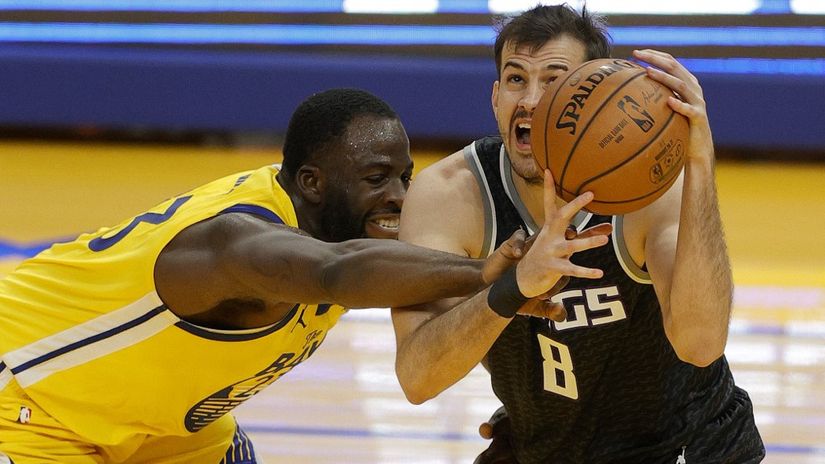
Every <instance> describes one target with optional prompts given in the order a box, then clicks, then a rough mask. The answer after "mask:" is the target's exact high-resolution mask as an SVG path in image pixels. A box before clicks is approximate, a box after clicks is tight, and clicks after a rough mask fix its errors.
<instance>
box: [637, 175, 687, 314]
mask: <svg viewBox="0 0 825 464" xmlns="http://www.w3.org/2000/svg"><path fill="white" fill-rule="evenodd" d="M681 199H682V177H680V178H679V179H678V180H677V181H676V183H675V184H674V185H673V186H672V187H671V188H670V189H669V190H668V192H667V193H665V195H663V196H662V197H661V198H660V199H658V200H656V202H655V203H653V204H652V205H651V206H649V207H648V209H647V210H646V211H644V214H645V219H644V224H645V227H644V229H645V240H644V256H645V264H646V266H647V270H648V272H649V273H650V278H651V280H652V281H653V286H654V289H655V291H656V296H657V297H658V299H659V303H660V305H661V307H662V309H663V310H665V311H667V310H668V309H669V295H670V288H671V286H672V283H673V268H674V264H675V261H676V244H677V238H678V236H679V215H680V212H681V204H682V201H681Z"/></svg>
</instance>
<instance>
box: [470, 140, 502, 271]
mask: <svg viewBox="0 0 825 464" xmlns="http://www.w3.org/2000/svg"><path fill="white" fill-rule="evenodd" d="M463 151H464V160H465V161H466V162H467V166H468V168H469V169H470V172H472V173H473V176H474V177H475V179H476V183H478V189H479V190H480V191H481V203H482V205H483V207H484V239H483V241H482V243H481V252H480V253H479V255H478V256H477V258H486V257H487V256H490V254H491V253H492V252H493V250H494V249H495V247H494V246H493V244H494V243H496V211H495V209H493V194H492V193H491V192H490V186H489V184H488V183H487V177H485V176H484V171H483V169H482V167H481V161H479V159H478V153H477V152H476V144H475V142H473V143H471V144H469V145H467V146H466V147H464V150H463Z"/></svg>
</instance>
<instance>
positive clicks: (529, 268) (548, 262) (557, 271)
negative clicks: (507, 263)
mask: <svg viewBox="0 0 825 464" xmlns="http://www.w3.org/2000/svg"><path fill="white" fill-rule="evenodd" d="M591 200H593V194H592V193H591V192H585V193H583V194H581V195H579V196H578V197H576V198H574V199H573V200H572V201H571V202H570V203H567V204H566V205H564V206H562V207H561V208H559V207H557V206H556V190H555V184H554V183H553V175H552V174H550V171H549V170H545V171H544V224H543V225H542V228H541V230H540V231H539V233H538V234H537V236H536V239H535V243H533V245H532V247H531V248H530V250H529V251H528V252H526V253H525V254H524V258H522V260H521V262H519V263H518V267H517V268H516V277H517V281H518V286H519V290H520V291H521V293H522V294H523V295H525V296H527V297H537V296H539V295H543V294H545V293H547V292H548V291H550V290H552V289H553V287H555V285H556V283H557V282H558V281H559V279H561V277H562V276H572V277H581V278H586V279H598V278H600V277H601V276H602V275H603V273H602V271H601V270H600V269H592V268H587V267H582V266H578V265H576V264H573V263H572V262H570V256H572V255H573V253H577V252H579V251H584V250H589V249H591V248H595V247H598V246H602V245H604V244H606V243H607V235H608V234H609V231H610V230H611V229H610V228H609V227H599V226H597V227H594V228H592V229H588V231H587V235H586V236H580V237H576V238H574V239H572V240H568V239H567V235H566V231H567V226H568V225H569V224H570V221H571V220H572V219H573V216H575V215H576V213H578V212H579V210H581V209H582V208H583V207H585V206H586V205H587V204H588V203H590V201H591Z"/></svg>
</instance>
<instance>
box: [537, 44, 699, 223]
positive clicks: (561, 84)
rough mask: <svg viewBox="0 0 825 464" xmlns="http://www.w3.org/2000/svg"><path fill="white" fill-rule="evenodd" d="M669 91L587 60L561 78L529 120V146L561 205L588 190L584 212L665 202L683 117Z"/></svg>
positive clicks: (681, 145)
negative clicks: (673, 106) (548, 173)
mask: <svg viewBox="0 0 825 464" xmlns="http://www.w3.org/2000/svg"><path fill="white" fill-rule="evenodd" d="M671 95H673V92H672V91H671V90H670V89H669V88H667V87H666V86H664V85H662V84H660V83H658V82H656V81H654V80H652V79H650V78H649V77H647V75H646V73H645V70H644V68H643V67H641V66H639V65H638V64H636V63H633V62H631V61H627V60H620V59H613V58H605V59H599V60H593V61H588V62H586V63H584V64H582V65H580V66H578V67H576V68H574V69H573V70H571V71H570V72H568V73H566V74H564V75H563V76H559V77H558V78H557V79H556V80H555V81H554V82H553V83H552V84H551V85H550V86H549V87H548V89H547V91H546V92H545V94H544V96H543V97H542V98H541V101H539V104H538V107H537V108H536V111H535V112H534V113H533V121H532V128H531V131H530V134H531V135H530V143H531V144H532V147H533V155H534V156H535V157H536V160H537V161H538V164H539V165H540V166H541V167H542V168H550V171H551V172H552V173H553V178H554V179H555V181H556V191H557V192H558V194H559V195H560V196H561V197H562V198H563V199H564V200H566V201H570V200H572V199H573V198H575V197H576V196H578V195H580V194H582V193H584V192H586V191H591V192H593V194H594V199H593V201H592V202H591V203H590V204H589V205H588V206H587V209H588V210H590V211H592V212H594V213H597V214H605V215H611V214H624V213H629V212H631V211H635V210H637V209H639V208H642V207H644V206H647V205H648V204H650V203H652V202H653V201H654V200H656V199H657V198H659V197H660V196H662V194H664V193H665V192H666V191H667V189H668V188H669V187H670V186H671V185H673V182H674V181H675V180H676V178H677V177H678V176H679V173H680V172H681V170H682V166H683V164H684V156H685V150H686V148H687V142H688V121H687V118H685V117H684V116H682V115H681V114H679V113H676V112H674V111H673V110H672V109H671V108H670V107H669V106H668V105H667V97H669V96H671Z"/></svg>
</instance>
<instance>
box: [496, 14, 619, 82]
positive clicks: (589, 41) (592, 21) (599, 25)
mask: <svg viewBox="0 0 825 464" xmlns="http://www.w3.org/2000/svg"><path fill="white" fill-rule="evenodd" d="M496 30H497V31H498V35H497V37H496V45H495V54H496V71H497V73H498V75H499V76H500V75H501V64H502V63H501V54H502V50H503V49H504V45H505V44H506V43H507V42H511V43H512V44H513V45H515V46H516V47H518V46H523V45H527V46H529V47H530V48H531V50H533V51H535V50H538V49H539V48H541V47H542V46H543V45H544V44H545V43H547V42H548V41H550V40H553V39H556V38H558V37H560V36H562V35H569V36H570V37H572V38H574V39H576V40H579V41H580V42H582V43H583V44H584V46H585V50H586V53H587V56H586V57H585V60H586V61H590V60H595V59H596V58H609V57H610V49H611V45H610V36H609V35H608V33H607V24H606V23H605V22H604V19H603V18H602V17H600V16H596V15H593V14H591V13H589V12H588V11H587V9H586V8H584V7H583V8H582V11H581V14H579V13H578V12H577V11H576V10H574V9H573V8H572V7H570V6H569V5H567V4H566V3H564V4H562V5H552V6H537V7H535V8H533V9H531V10H527V11H525V12H524V13H521V14H520V15H518V16H515V17H506V16H505V17H499V18H498V19H497V21H496Z"/></svg>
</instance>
